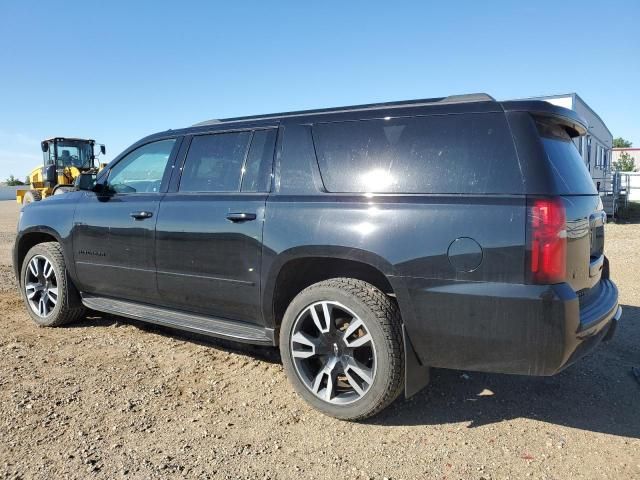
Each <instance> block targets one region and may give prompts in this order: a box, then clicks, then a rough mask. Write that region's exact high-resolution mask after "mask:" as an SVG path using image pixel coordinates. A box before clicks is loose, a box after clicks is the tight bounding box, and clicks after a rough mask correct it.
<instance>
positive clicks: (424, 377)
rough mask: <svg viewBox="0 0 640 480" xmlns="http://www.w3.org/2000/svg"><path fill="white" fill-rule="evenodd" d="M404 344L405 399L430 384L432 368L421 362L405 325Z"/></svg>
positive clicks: (403, 329)
mask: <svg viewBox="0 0 640 480" xmlns="http://www.w3.org/2000/svg"><path fill="white" fill-rule="evenodd" d="M402 343H403V344H404V397H405V398H410V397H412V396H414V395H415V394H416V393H418V392H419V391H420V390H422V389H423V388H424V387H426V386H427V385H428V384H429V380H430V375H429V373H430V367H429V366H428V365H423V364H422V362H420V359H419V358H418V355H417V354H416V352H415V350H414V349H413V345H412V344H411V340H410V339H409V335H407V331H406V330H405V327H404V325H402Z"/></svg>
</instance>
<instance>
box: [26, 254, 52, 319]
mask: <svg viewBox="0 0 640 480" xmlns="http://www.w3.org/2000/svg"><path fill="white" fill-rule="evenodd" d="M24 290H25V294H26V296H27V301H28V303H29V306H30V307H31V310H33V312H34V313H35V314H36V315H38V316H39V317H41V318H45V317H47V316H49V314H50V313H51V311H52V310H53V309H54V308H55V307H56V304H57V303H58V280H57V278H56V272H55V270H54V268H53V265H52V264H51V262H50V261H49V259H47V258H46V257H44V256H42V255H36V256H35V257H33V258H32V259H31V260H30V261H29V266H28V267H27V271H26V275H25V280H24Z"/></svg>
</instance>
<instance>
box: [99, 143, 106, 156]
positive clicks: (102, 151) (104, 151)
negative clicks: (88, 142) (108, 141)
mask: <svg viewBox="0 0 640 480" xmlns="http://www.w3.org/2000/svg"><path fill="white" fill-rule="evenodd" d="M100 153H101V154H102V155H106V154H107V147H105V146H104V145H100Z"/></svg>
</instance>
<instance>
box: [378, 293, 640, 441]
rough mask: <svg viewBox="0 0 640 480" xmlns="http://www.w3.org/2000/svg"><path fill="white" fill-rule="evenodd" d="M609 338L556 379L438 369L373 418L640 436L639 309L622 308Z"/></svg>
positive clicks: (384, 421)
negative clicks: (534, 423)
mask: <svg viewBox="0 0 640 480" xmlns="http://www.w3.org/2000/svg"><path fill="white" fill-rule="evenodd" d="M622 308H623V316H622V319H621V322H620V325H619V327H618V329H617V331H616V334H615V335H614V337H613V339H612V340H611V341H609V342H606V343H603V344H601V345H599V346H598V347H597V349H596V350H595V351H593V352H592V353H591V354H590V355H588V356H587V357H585V358H583V359H581V360H579V361H578V362H577V363H576V364H574V365H572V366H571V367H569V368H567V369H566V370H565V371H563V372H561V373H560V374H558V375H556V376H553V377H527V376H516V375H500V374H484V373H475V372H467V373H463V372H460V371H453V370H443V369H433V370H432V375H431V383H430V385H429V386H428V387H427V388H425V389H424V390H423V391H422V392H420V393H418V394H417V395H415V396H414V397H413V398H411V399H409V400H403V399H400V400H399V401H397V402H396V403H395V404H394V405H393V406H392V407H391V408H390V409H387V410H385V411H383V412H382V414H380V415H379V416H377V417H374V418H373V419H371V420H370V423H373V424H380V425H435V424H452V423H459V422H468V425H467V428H475V427H478V426H482V425H487V424H491V423H497V422H502V421H505V420H507V421H508V420H511V419H516V418H531V419H535V420H539V421H543V422H548V423H553V424H557V425H563V426H567V427H572V428H579V429H582V430H588V431H593V432H601V433H608V434H611V435H621V436H626V437H633V438H640V381H639V380H638V379H637V378H636V377H635V376H634V375H633V373H632V367H640V308H638V307H633V306H624V305H623V306H622Z"/></svg>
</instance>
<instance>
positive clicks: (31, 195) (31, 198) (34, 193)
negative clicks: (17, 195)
mask: <svg viewBox="0 0 640 480" xmlns="http://www.w3.org/2000/svg"><path fill="white" fill-rule="evenodd" d="M40 200H42V194H41V193H40V192H39V191H38V190H28V191H27V192H25V194H24V196H23V197H22V204H23V205H27V204H29V203H33V202H39V201H40Z"/></svg>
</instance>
